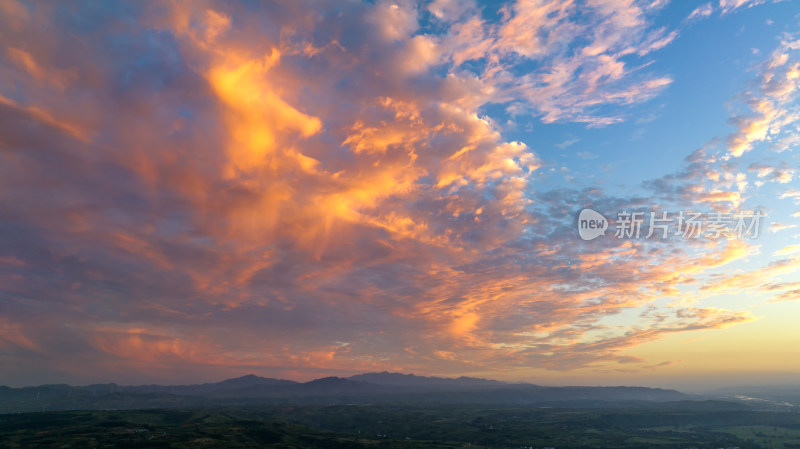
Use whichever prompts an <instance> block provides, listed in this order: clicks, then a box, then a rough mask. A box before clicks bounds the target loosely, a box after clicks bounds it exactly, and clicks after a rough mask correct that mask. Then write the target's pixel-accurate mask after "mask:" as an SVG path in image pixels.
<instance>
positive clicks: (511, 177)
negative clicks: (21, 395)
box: [0, 0, 800, 391]
mask: <svg viewBox="0 0 800 449" xmlns="http://www.w3.org/2000/svg"><path fill="white" fill-rule="evenodd" d="M799 94H800V3H798V2H796V1H771V0H714V1H712V2H710V3H704V2H702V1H701V2H693V1H677V0H673V1H669V0H647V1H645V0H582V1H578V0H574V1H573V0H516V1H508V2H500V1H487V2H478V1H476V0H414V1H412V0H395V1H382V0H381V1H361V0H338V1H328V0H314V1H311V0H292V1H288V0H287V1H275V2H256V1H240V2H216V1H206V0H198V1H192V2H188V1H186V2H184V1H147V2H21V1H19V0H0V384H6V385H10V386H24V385H36V384H42V383H71V384H89V383H94V382H117V383H122V384H145V383H154V382H155V383H166V384H178V383H184V384H185V383H195V382H211V381H218V380H222V379H225V378H229V377H235V376H240V375H244V374H248V373H254V374H257V375H261V376H266V377H276V378H287V379H294V380H311V379H314V378H318V377H323V376H349V375H353V374H357V373H361V372H371V371H394V372H403V373H415V374H419V375H434V376H447V377H457V376H474V377H486V378H492V379H499V380H505V381H521V382H533V383H538V384H545V385H566V384H572V385H575V384H581V385H646V386H660V387H670V388H680V389H683V390H689V391H691V390H700V389H703V388H711V387H719V386H726V385H779V384H788V383H791V382H795V383H796V381H797V379H798V375H800V326H798V323H797V320H798V319H799V318H800V274H799V273H798V271H799V270H800V157H798V154H800V153H799V152H800V104H799V103H798V95H799ZM585 210H588V211H585ZM582 211H585V212H584V213H585V214H586V215H585V217H588V218H594V219H597V220H598V221H597V222H596V224H598V226H601V228H600V230H599V231H595V229H591V228H589V227H588V226H589V224H588V221H586V222H583V221H582V220H581V219H579V217H581V218H584V217H583V216H582V215H581V212H582ZM588 218H587V219H588ZM582 223H583V225H582ZM656 225H659V226H660V227H659V226H656ZM581 226H584V228H581ZM604 229H605V230H604ZM637 231H638V232H637ZM650 231H654V232H650ZM589 234H592V235H589Z"/></svg>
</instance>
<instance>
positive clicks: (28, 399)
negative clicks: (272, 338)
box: [0, 372, 691, 413]
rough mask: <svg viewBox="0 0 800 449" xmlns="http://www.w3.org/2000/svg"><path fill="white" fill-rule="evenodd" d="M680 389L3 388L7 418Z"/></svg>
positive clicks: (390, 383) (643, 398) (609, 397)
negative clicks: (106, 411)
mask: <svg viewBox="0 0 800 449" xmlns="http://www.w3.org/2000/svg"><path fill="white" fill-rule="evenodd" d="M690 399H691V397H690V396H687V395H685V394H683V393H681V392H678V391H675V390H664V389H659V388H645V387H546V386H539V385H534V384H510V383H504V382H499V381H496V380H488V379H480V378H471V377H459V378H443V377H426V376H417V375H414V374H400V373H390V372H381V373H364V374H357V375H354V376H350V377H346V378H343V377H324V378H320V379H315V380H312V381H309V382H295V381H291V380H284V379H273V378H266V377H259V376H256V375H253V374H248V375H246V376H242V377H237V378H233V379H226V380H223V381H221V382H214V383H205V384H195V385H166V386H165V385H138V386H120V385H116V384H95V385H89V386H83V387H73V386H69V385H65V384H60V385H41V386H38V387H25V388H9V387H0V413H9V412H12V413H13V412H16V411H39V410H65V409H67V410H68V409H111V408H115V409H116V408H120V409H121V408H129V409H130V408H154V407H181V406H206V405H241V404H250V405H254V404H256V405H257V404H265V405H269V404H273V405H274V404H325V405H329V404H376V403H381V404H505V405H509V404H511V405H521V406H527V405H536V406H577V405H580V406H588V407H594V406H598V407H599V406H613V404H623V403H631V402H641V403H657V402H661V403H663V402H669V401H686V400H690Z"/></svg>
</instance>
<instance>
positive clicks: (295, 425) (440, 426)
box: [0, 405, 800, 449]
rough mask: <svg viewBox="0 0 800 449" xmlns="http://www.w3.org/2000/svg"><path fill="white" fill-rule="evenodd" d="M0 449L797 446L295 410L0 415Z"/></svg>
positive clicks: (796, 425)
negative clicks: (0, 448)
mask: <svg viewBox="0 0 800 449" xmlns="http://www.w3.org/2000/svg"><path fill="white" fill-rule="evenodd" d="M0 447H2V448H20V449H23V448H24V449H29V448H190V447H191V448H276V449H278V448H283V449H289V448H330V449H336V448H353V449H357V448H409V449H411V448H430V449H433V448H438V449H444V448H461V447H473V448H521V447H526V448H541V447H556V448H562V449H563V448H689V447H697V448H720V447H722V448H726V447H739V448H741V449H745V448H781V449H788V448H800V414H797V413H776V412H757V411H748V410H738V411H730V410H723V411H708V410H703V411H692V410H654V409H645V410H640V409H632V410H624V409H623V410H607V409H543V408H512V407H475V406H441V407H406V406H403V407H399V406H397V407H393V406H369V405H353V406H329V407H320V406H314V407H311V406H295V407H261V408H258V407H247V408H243V407H226V408H222V407H217V408H197V409H183V410H176V409H168V410H126V411H69V412H39V413H22V414H7V415H0Z"/></svg>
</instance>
